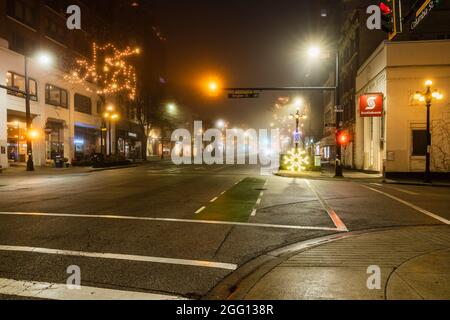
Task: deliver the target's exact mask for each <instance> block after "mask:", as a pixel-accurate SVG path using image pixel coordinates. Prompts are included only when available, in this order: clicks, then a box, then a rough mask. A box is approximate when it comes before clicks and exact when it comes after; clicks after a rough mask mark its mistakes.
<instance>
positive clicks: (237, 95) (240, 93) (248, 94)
mask: <svg viewBox="0 0 450 320" xmlns="http://www.w3.org/2000/svg"><path fill="white" fill-rule="evenodd" d="M228 98H229V99H257V98H259V92H256V91H252V90H237V91H234V92H233V93H230V94H228Z"/></svg>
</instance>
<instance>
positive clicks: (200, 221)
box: [0, 212, 345, 231]
mask: <svg viewBox="0 0 450 320" xmlns="http://www.w3.org/2000/svg"><path fill="white" fill-rule="evenodd" d="M2 215H3V216H33V217H63V218H86V219H113V220H136V221H161V222H179V223H192V224H211V225H225V226H229V225H234V226H243V227H255V228H271V229H292V230H323V231H345V230H340V229H335V228H322V227H309V226H290V225H279V224H262V223H246V222H231V221H214V220H190V219H171V218H150V217H132V216H114V215H90V214H67V213H31V212H0V216H2Z"/></svg>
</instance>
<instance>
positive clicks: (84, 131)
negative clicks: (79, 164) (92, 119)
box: [73, 126, 100, 161]
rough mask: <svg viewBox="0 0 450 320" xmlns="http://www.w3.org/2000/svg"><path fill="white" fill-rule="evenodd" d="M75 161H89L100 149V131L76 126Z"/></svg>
mask: <svg viewBox="0 0 450 320" xmlns="http://www.w3.org/2000/svg"><path fill="white" fill-rule="evenodd" d="M73 143H74V146H75V160H76V161H83V160H89V159H90V158H91V157H92V156H93V155H94V154H95V153H97V149H99V148H100V147H99V145H100V130H99V129H95V128H89V127H81V126H75V138H74V141H73Z"/></svg>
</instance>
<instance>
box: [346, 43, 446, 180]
mask: <svg viewBox="0 0 450 320" xmlns="http://www.w3.org/2000/svg"><path fill="white" fill-rule="evenodd" d="M411 52H414V54H411ZM428 79H429V80H432V81H433V88H436V89H438V90H439V91H440V92H441V93H443V95H444V99H443V100H442V101H434V102H433V105H432V107H431V136H432V148H431V167H432V168H431V170H432V171H433V172H435V173H447V174H448V173H449V172H450V100H449V94H450V41H449V40H428V41H405V42H387V41H386V42H383V43H382V44H381V45H380V46H379V47H378V48H377V50H376V51H375V52H374V53H373V54H372V55H371V56H370V57H369V58H368V60H367V61H366V62H365V63H364V64H363V66H362V67H361V68H360V69H359V71H358V76H357V78H356V95H355V98H356V101H358V100H359V98H360V97H361V96H362V95H364V94H368V93H382V94H383V97H384V110H383V114H382V116H379V117H378V116H377V117H362V116H361V115H360V113H361V110H360V106H359V104H358V102H356V103H355V106H354V109H355V114H356V124H355V136H354V139H355V147H356V150H355V151H356V152H355V155H356V157H355V167H356V168H357V169H362V170H371V171H378V172H385V173H386V175H387V176H388V177H390V176H392V177H394V176H397V175H402V174H405V173H406V174H410V175H414V173H416V174H417V175H421V174H422V173H423V172H424V170H425V155H426V150H427V146H426V107H425V105H424V103H423V102H419V101H417V100H416V99H414V96H415V93H416V92H417V91H421V92H423V91H424V90H425V81H426V80H428Z"/></svg>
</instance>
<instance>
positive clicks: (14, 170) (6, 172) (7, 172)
mask: <svg viewBox="0 0 450 320" xmlns="http://www.w3.org/2000/svg"><path fill="white" fill-rule="evenodd" d="M157 162H167V160H166V159H165V160H161V158H160V157H152V158H150V159H148V160H147V161H146V162H144V161H138V162H135V163H131V164H129V165H125V166H116V167H106V168H96V169H95V168H92V167H69V168H53V167H41V166H35V168H34V170H35V171H33V172H28V171H26V167H25V166H24V165H23V166H14V167H10V168H3V170H2V172H1V173H0V177H2V176H4V177H6V176H9V177H10V176H28V175H32V176H37V175H60V174H79V173H89V172H97V171H106V170H115V169H121V168H132V167H136V166H139V165H148V164H152V163H157Z"/></svg>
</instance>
